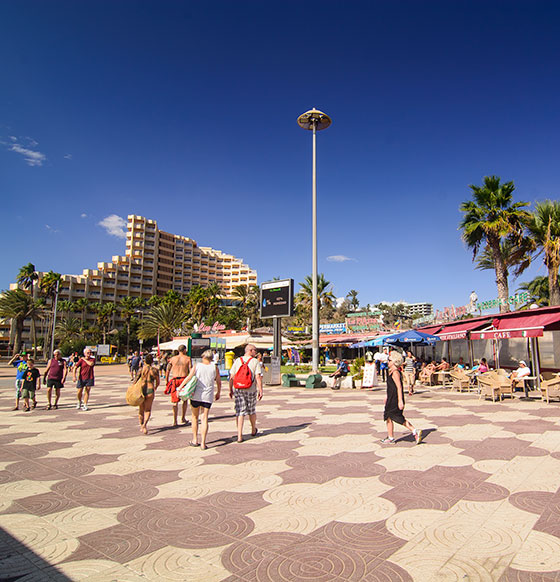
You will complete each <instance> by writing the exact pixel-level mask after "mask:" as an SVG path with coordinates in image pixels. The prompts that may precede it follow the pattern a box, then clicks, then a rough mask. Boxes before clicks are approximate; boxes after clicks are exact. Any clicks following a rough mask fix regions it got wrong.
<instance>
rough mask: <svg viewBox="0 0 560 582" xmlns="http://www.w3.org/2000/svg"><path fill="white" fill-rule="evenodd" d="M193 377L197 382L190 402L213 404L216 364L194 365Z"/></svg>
mask: <svg viewBox="0 0 560 582" xmlns="http://www.w3.org/2000/svg"><path fill="white" fill-rule="evenodd" d="M194 375H195V376H196V379H197V380H198V382H197V384H196V388H195V391H194V393H193V395H192V398H191V400H197V401H198V402H208V403H210V404H211V403H212V402H214V382H215V381H216V364H203V363H202V362H200V363H198V364H195V372H194Z"/></svg>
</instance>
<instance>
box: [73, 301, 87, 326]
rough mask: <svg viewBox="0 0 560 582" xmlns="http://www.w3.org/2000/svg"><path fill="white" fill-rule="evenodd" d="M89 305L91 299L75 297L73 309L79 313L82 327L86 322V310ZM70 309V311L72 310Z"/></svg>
mask: <svg viewBox="0 0 560 582" xmlns="http://www.w3.org/2000/svg"><path fill="white" fill-rule="evenodd" d="M90 307H91V301H90V300H89V299H86V298H85V297H80V298H79V299H76V301H74V303H73V308H74V309H73V310H75V311H77V312H79V313H81V315H82V327H84V326H85V324H86V313H87V312H88V310H89V308H90ZM73 310H72V311H73Z"/></svg>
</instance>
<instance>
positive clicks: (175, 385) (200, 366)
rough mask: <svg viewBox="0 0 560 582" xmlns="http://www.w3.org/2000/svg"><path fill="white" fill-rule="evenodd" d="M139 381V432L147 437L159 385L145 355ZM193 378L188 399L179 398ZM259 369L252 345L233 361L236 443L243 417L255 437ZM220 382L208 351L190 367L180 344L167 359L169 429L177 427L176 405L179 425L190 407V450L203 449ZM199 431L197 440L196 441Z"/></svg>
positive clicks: (231, 383)
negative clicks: (193, 383) (140, 387)
mask: <svg viewBox="0 0 560 582" xmlns="http://www.w3.org/2000/svg"><path fill="white" fill-rule="evenodd" d="M139 378H140V380H141V381H143V385H144V386H143V395H144V400H143V402H142V403H141V404H140V406H139V408H138V415H139V422H140V430H141V431H142V432H143V433H144V434H148V422H149V420H150V416H151V410H152V404H153V401H154V396H155V391H156V389H157V387H158V386H159V369H158V367H156V366H154V364H153V357H152V356H151V355H150V354H148V355H147V356H145V358H144V365H143V367H142V369H141V371H140V372H139ZM193 378H196V386H195V388H194V391H193V392H192V394H191V395H190V397H189V398H183V397H182V396H181V391H182V389H183V388H184V387H185V386H187V384H189V383H190V382H191V380H192V379H193ZM262 378H263V369H262V363H261V359H260V358H259V354H257V349H256V347H255V346H254V345H251V344H248V345H247V346H246V347H245V354H244V356H242V357H240V358H237V359H236V360H235V361H234V362H233V366H232V368H231V370H230V373H229V396H230V398H232V399H234V401H235V415H236V425H237V442H238V443H241V442H243V440H244V434H243V427H244V421H245V417H246V416H248V417H249V422H250V424H251V435H252V436H256V435H257V433H258V429H257V412H256V404H257V401H258V400H261V398H262V397H263V384H262ZM221 391H222V382H221V377H220V371H219V369H218V366H217V364H216V361H215V354H214V352H213V351H212V350H206V351H204V352H203V353H202V361H201V362H196V363H194V364H193V362H192V360H191V358H190V356H188V355H187V348H186V346H184V345H180V346H179V348H178V353H177V354H176V355H174V356H173V357H171V358H170V359H169V361H168V363H167V366H166V373H165V390H164V393H165V394H168V395H169V396H170V398H171V404H172V408H173V426H178V424H179V423H178V418H179V404H180V403H181V423H182V424H185V425H188V424H189V421H188V420H187V417H186V415H187V410H188V406H189V403H190V407H191V421H190V424H191V428H192V439H191V441H190V442H189V445H190V446H191V447H200V448H201V449H206V448H207V436H208V417H209V413H210V409H211V407H212V404H213V403H214V402H215V401H217V400H219V399H220V396H221ZM199 429H200V438H199Z"/></svg>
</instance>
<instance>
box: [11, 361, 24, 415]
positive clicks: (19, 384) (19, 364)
mask: <svg viewBox="0 0 560 582" xmlns="http://www.w3.org/2000/svg"><path fill="white" fill-rule="evenodd" d="M8 366H13V367H14V368H15V369H16V382H15V388H16V402H15V406H14V407H13V408H12V410H19V400H20V398H21V390H22V388H23V378H24V376H25V371H26V370H27V354H26V353H25V352H22V353H21V354H16V355H15V356H14V357H13V358H12V359H11V360H10V361H9V362H8Z"/></svg>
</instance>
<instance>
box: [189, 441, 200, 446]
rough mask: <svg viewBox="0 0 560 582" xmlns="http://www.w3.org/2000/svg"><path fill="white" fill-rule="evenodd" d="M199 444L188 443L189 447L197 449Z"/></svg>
mask: <svg viewBox="0 0 560 582" xmlns="http://www.w3.org/2000/svg"><path fill="white" fill-rule="evenodd" d="M199 446H200V444H199V443H193V442H192V441H190V442H189V447H199Z"/></svg>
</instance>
